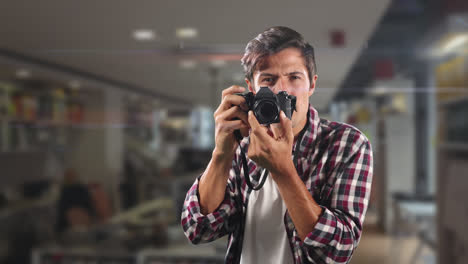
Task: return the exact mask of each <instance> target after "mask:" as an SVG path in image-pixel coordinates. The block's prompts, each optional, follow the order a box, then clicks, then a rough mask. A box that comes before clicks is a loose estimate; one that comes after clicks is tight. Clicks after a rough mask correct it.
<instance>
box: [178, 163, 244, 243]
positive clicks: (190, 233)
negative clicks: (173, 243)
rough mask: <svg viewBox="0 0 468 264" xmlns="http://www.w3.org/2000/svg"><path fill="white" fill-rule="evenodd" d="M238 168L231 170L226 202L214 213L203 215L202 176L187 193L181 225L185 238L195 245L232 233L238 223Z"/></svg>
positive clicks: (234, 167)
mask: <svg viewBox="0 0 468 264" xmlns="http://www.w3.org/2000/svg"><path fill="white" fill-rule="evenodd" d="M234 163H235V162H233V165H234ZM236 168H237V166H233V168H231V169H230V172H229V179H228V182H227V185H226V191H225V196H224V200H223V201H222V202H221V204H220V205H219V206H218V208H217V209H216V210H215V211H213V212H212V213H209V214H206V215H204V214H202V213H201V209H200V203H199V194H198V184H199V180H200V177H201V176H199V177H198V178H197V179H196V180H195V182H194V184H193V185H192V187H191V188H190V190H189V191H188V192H187V195H186V198H185V201H184V205H183V209H182V215H181V224H182V227H183V229H184V233H185V236H186V237H187V238H188V239H189V240H190V242H192V243H193V244H198V243H206V242H210V241H213V240H216V239H218V238H220V237H222V236H224V235H226V234H228V233H230V232H229V231H230V230H231V228H232V226H233V225H234V224H235V223H236V219H235V216H236V215H237V214H238V212H239V210H238V209H237V207H236V204H237V203H236V202H235V201H236V195H238V192H237V191H236V190H237V189H236V185H235V179H236V173H237V169H236ZM239 195H240V194H239Z"/></svg>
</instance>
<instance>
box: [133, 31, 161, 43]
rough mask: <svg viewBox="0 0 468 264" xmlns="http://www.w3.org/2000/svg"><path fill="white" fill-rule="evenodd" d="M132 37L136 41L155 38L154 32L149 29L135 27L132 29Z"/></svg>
mask: <svg viewBox="0 0 468 264" xmlns="http://www.w3.org/2000/svg"><path fill="white" fill-rule="evenodd" d="M133 38H134V39H136V40H138V41H150V40H154V39H156V33H154V31H153V30H151V29H137V30H135V31H133Z"/></svg>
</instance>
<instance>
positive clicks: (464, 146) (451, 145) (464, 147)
mask: <svg viewBox="0 0 468 264" xmlns="http://www.w3.org/2000/svg"><path fill="white" fill-rule="evenodd" d="M439 148H440V149H442V150H454V151H467V152H468V143H465V142H444V143H441V144H440V145H439Z"/></svg>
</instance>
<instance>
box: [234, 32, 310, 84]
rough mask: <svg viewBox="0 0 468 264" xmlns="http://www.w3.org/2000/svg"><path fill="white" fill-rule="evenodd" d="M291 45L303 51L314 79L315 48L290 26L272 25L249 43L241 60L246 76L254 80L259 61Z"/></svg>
mask: <svg viewBox="0 0 468 264" xmlns="http://www.w3.org/2000/svg"><path fill="white" fill-rule="evenodd" d="M291 47H293V48H297V49H299V50H300V51H301V53H302V56H303V57H304V62H305V66H306V67H307V71H308V73H309V80H312V76H314V75H315V74H316V73H317V66H316V65H315V55H314V48H313V47H312V46H311V45H310V44H309V43H308V42H307V41H305V40H304V38H303V37H302V35H301V34H299V33H298V32H296V31H295V30H293V29H290V28H288V27H271V28H269V29H267V30H265V31H264V32H263V33H260V34H259V35H258V36H257V37H256V38H254V39H252V40H251V41H249V43H247V46H246V47H245V53H244V56H243V57H242V60H241V62H242V66H243V67H244V73H245V77H246V78H247V79H249V80H250V81H253V73H254V71H255V70H256V68H257V66H258V64H259V62H261V61H262V60H263V59H264V58H265V57H266V56H269V55H273V54H275V53H278V52H280V51H282V50H283V49H286V48H291Z"/></svg>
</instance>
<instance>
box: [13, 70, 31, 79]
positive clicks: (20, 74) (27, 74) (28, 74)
mask: <svg viewBox="0 0 468 264" xmlns="http://www.w3.org/2000/svg"><path fill="white" fill-rule="evenodd" d="M16 77H18V78H20V79H27V78H29V77H31V72H30V71H29V70H26V69H19V70H17V71H16Z"/></svg>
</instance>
